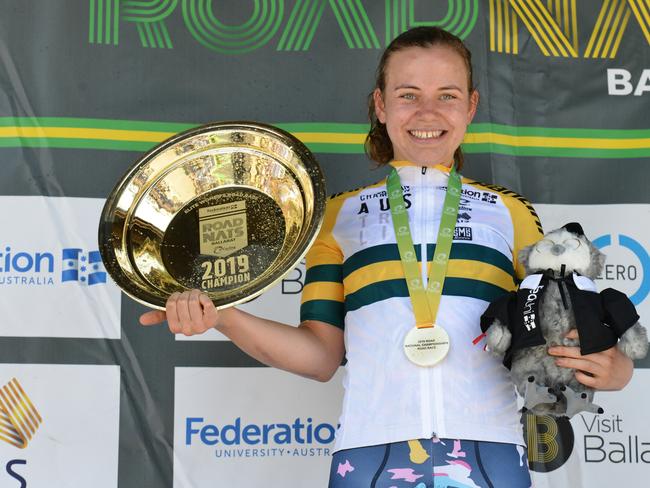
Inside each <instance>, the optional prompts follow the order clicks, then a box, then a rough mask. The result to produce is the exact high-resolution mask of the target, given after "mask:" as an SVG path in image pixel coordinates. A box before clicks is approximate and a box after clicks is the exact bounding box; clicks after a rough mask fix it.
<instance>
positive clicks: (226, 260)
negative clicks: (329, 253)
mask: <svg viewBox="0 0 650 488" xmlns="http://www.w3.org/2000/svg"><path fill="white" fill-rule="evenodd" d="M325 200H326V198H325V184H324V178H323V174H322V172H321V169H320V167H319V166H318V163H317V162H316V160H315V158H314V156H313V155H312V154H311V152H310V151H309V150H308V149H307V148H306V147H305V146H304V145H303V144H302V143H301V142H300V141H299V140H298V139H296V138H295V137H293V136H292V135H291V134H289V133H287V132H285V131H283V130H281V129H278V128H276V127H273V126H269V125H265V124H260V123H256V122H222V123H214V124H209V125H205V126H202V127H198V128H195V129H191V130H189V131H186V132H183V133H180V134H177V135H176V136H174V137H172V138H170V139H168V140H167V141H165V142H163V143H161V144H160V145H158V146H156V147H155V148H154V149H152V150H151V151H149V152H148V153H147V154H145V155H144V156H143V157H142V158H141V159H140V160H139V161H138V162H137V163H136V164H135V165H134V166H133V167H132V168H131V169H130V170H129V171H128V172H127V174H126V175H125V176H124V177H123V178H122V180H121V181H120V182H119V183H118V184H117V186H116V187H115V189H114V190H113V191H112V192H111V194H110V195H109V197H108V199H107V201H106V204H105V206H104V209H103V211H102V215H101V220H100V225H99V250H100V253H101V255H102V259H103V261H104V265H105V267H106V270H107V271H108V273H109V274H110V275H111V277H112V278H113V280H114V281H115V283H117V285H118V286H119V287H120V288H122V290H123V291H124V292H125V293H126V294H127V295H129V296H131V297H132V298H133V299H135V300H137V301H138V302H141V303H143V304H145V305H147V306H149V307H152V308H157V309H164V308H165V302H166V301H167V298H168V297H169V295H171V294H172V293H173V292H176V291H185V290H190V289H194V288H198V289H200V290H203V291H204V292H205V293H207V294H208V296H209V297H210V299H211V300H212V301H213V302H214V304H215V305H216V306H217V307H218V308H224V307H227V306H231V305H235V304H237V303H242V302H245V301H247V300H250V299H251V298H253V297H255V296H257V295H259V294H260V293H262V292H264V291H265V290H266V289H268V288H269V287H270V286H272V285H273V284H274V283H275V282H277V281H279V280H280V279H281V278H282V277H283V276H284V275H285V274H287V273H288V272H290V271H291V270H292V269H293V268H294V267H295V266H296V265H297V264H298V263H299V262H300V260H301V259H302V258H303V256H304V254H305V253H306V251H307V249H308V248H309V246H310V245H311V243H312V242H313V241H314V239H315V238H316V235H317V233H318V230H319V229H320V226H321V223H322V220H323V215H324V213H325Z"/></svg>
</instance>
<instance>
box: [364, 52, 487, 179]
mask: <svg viewBox="0 0 650 488" xmlns="http://www.w3.org/2000/svg"><path fill="white" fill-rule="evenodd" d="M385 73H386V85H385V88H384V90H383V92H382V91H381V90H379V89H376V90H375V91H374V93H373V99H374V102H375V112H376V114H377V118H378V120H379V121H380V122H381V123H383V124H386V130H387V131H388V136H389V137H390V140H391V142H392V144H393V157H394V159H395V160H406V161H411V162H413V163H416V164H422V165H427V166H433V165H436V164H439V163H440V164H444V165H445V166H451V163H452V162H453V159H454V151H455V150H456V148H458V146H460V143H461V142H462V140H463V137H464V136H465V131H466V130H467V126H468V125H469V123H470V122H471V121H472V118H473V117H474V114H475V113H476V107H477V105H478V92H477V91H473V92H472V93H470V91H469V88H468V71H467V67H466V65H465V61H464V60H463V58H462V57H461V56H460V55H459V54H458V53H456V52H455V51H454V50H453V49H451V48H449V47H446V46H442V45H434V46H431V47H426V48H423V47H408V48H405V49H402V50H399V51H397V52H395V53H393V54H392V55H391V56H390V58H389V59H388V62H387V64H386V70H385Z"/></svg>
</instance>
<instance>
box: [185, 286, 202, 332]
mask: <svg viewBox="0 0 650 488" xmlns="http://www.w3.org/2000/svg"><path fill="white" fill-rule="evenodd" d="M200 295H201V292H200V291H199V290H192V291H190V295H189V297H188V301H187V305H188V307H187V309H188V312H189V313H190V324H191V326H192V331H193V332H197V331H199V330H200V328H201V326H202V325H203V307H202V306H201V302H200V301H199V296H200Z"/></svg>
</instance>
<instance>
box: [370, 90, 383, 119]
mask: <svg viewBox="0 0 650 488" xmlns="http://www.w3.org/2000/svg"><path fill="white" fill-rule="evenodd" d="M372 100H373V102H374V103H375V114H377V120H379V122H381V123H382V124H385V123H386V106H385V105H384V98H383V97H382V96H381V90H380V89H379V88H375V91H374V92H372Z"/></svg>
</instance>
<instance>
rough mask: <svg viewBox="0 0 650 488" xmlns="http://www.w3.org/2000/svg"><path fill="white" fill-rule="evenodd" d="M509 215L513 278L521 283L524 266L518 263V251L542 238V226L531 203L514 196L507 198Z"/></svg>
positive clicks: (524, 274) (523, 275) (524, 272)
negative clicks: (512, 235)
mask: <svg viewBox="0 0 650 488" xmlns="http://www.w3.org/2000/svg"><path fill="white" fill-rule="evenodd" d="M509 200H510V203H509V204H508V207H509V208H510V214H511V216H512V225H513V227H514V249H513V250H512V262H513V264H514V267H515V277H516V279H517V280H518V281H521V280H523V279H524V277H525V276H526V271H525V269H524V266H523V265H522V264H521V263H520V262H519V251H521V250H522V249H523V248H525V247H527V246H530V245H531V244H534V243H535V242H537V241H539V240H540V239H541V238H542V237H544V231H543V230H542V224H541V222H540V221H539V217H538V216H537V212H535V209H534V208H533V206H532V205H531V203H530V202H529V201H528V200H526V199H525V198H524V197H522V196H520V195H517V194H514V196H511V197H510V198H509Z"/></svg>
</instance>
